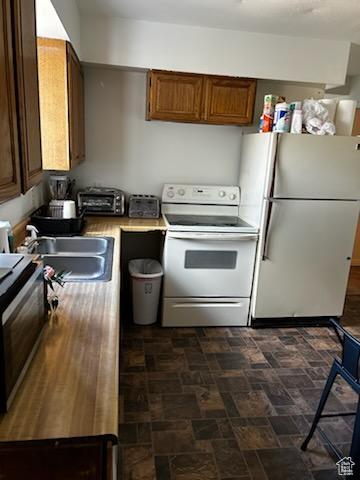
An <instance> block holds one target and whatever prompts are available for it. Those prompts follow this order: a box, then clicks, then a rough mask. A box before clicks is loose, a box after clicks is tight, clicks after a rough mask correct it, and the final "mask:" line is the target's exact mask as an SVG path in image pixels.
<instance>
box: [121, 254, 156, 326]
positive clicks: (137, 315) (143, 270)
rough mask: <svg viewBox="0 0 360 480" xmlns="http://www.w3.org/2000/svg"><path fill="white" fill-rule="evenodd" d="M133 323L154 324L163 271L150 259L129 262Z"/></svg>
mask: <svg viewBox="0 0 360 480" xmlns="http://www.w3.org/2000/svg"><path fill="white" fill-rule="evenodd" d="M129 273H130V276H131V284H132V301H133V312H134V323H136V324H137V325H151V324H152V323H155V322H156V319H157V311H158V305H159V296H160V287H161V279H162V276H163V270H162V267H161V265H160V263H159V262H158V261H156V260H152V259H151V258H137V259H135V260H130V262H129Z"/></svg>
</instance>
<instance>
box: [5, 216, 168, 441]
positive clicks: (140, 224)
mask: <svg viewBox="0 0 360 480" xmlns="http://www.w3.org/2000/svg"><path fill="white" fill-rule="evenodd" d="M165 229H166V226H165V224H164V222H163V220H162V219H158V220H155V219H154V220H152V219H151V220H146V219H139V220H138V219H130V218H127V217H91V218H88V221H87V226H86V230H85V234H86V235H95V236H110V237H114V239H115V243H114V256H113V267H112V279H111V281H110V282H81V283H80V282H79V283H67V284H66V285H65V288H64V289H62V288H60V287H58V290H59V298H60V304H59V308H58V310H57V313H56V316H55V317H53V318H52V319H50V320H49V322H48V323H47V325H46V326H45V329H44V334H43V337H42V339H41V343H40V346H39V349H38V351H37V352H36V354H35V356H34V358H33V360H32V362H31V365H30V367H29V370H28V371H27V373H26V375H25V378H24V380H23V382H22V384H21V386H20V388H19V390H18V392H17V394H16V396H15V398H14V401H13V403H12V405H11V407H10V410H9V412H8V413H6V414H5V415H0V442H1V441H26V440H40V439H57V438H74V437H94V436H96V437H99V436H106V437H108V438H113V439H114V440H115V439H116V437H117V435H118V384H119V331H120V240H121V238H120V237H121V230H124V231H133V232H144V231H152V230H165Z"/></svg>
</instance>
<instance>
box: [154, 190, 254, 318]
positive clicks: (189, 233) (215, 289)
mask: <svg viewBox="0 0 360 480" xmlns="http://www.w3.org/2000/svg"><path fill="white" fill-rule="evenodd" d="M239 204H240V190H239V187H236V186H214V185H173V184H166V185H164V188H163V194H162V213H163V217H164V220H165V223H166V225H167V227H168V229H167V233H166V238H165V245H164V254H163V265H164V272H165V276H164V291H163V314H162V325H163V326H165V327H187V326H243V325H247V323H248V315H249V304H250V296H251V287H252V279H253V271H254V262H255V251H256V244H257V239H258V234H257V229H256V228H255V227H253V226H251V225H249V224H248V223H246V222H245V221H243V220H242V219H241V218H239V215H238V214H239Z"/></svg>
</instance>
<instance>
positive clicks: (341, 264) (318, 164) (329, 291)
mask: <svg viewBox="0 0 360 480" xmlns="http://www.w3.org/2000/svg"><path fill="white" fill-rule="evenodd" d="M241 145H242V154H241V162H240V188H241V193H242V201H241V205H240V215H241V216H242V217H243V218H244V219H245V220H246V221H248V222H250V223H252V224H254V225H256V226H257V227H258V228H259V231H260V236H259V248H258V253H257V261H256V268H255V276H254V288H253V297H252V305H251V317H252V323H253V324H256V323H257V324H268V325H269V324H271V323H274V322H276V323H279V321H280V322H281V323H282V324H284V323H285V322H288V323H294V322H295V320H296V324H298V325H299V324H301V323H302V322H304V323H313V324H314V323H315V322H317V321H318V320H319V319H320V318H319V317H334V316H335V317H338V316H341V315H342V313H343V308H344V301H345V295H346V287H347V282H348V276H349V270H350V265H351V256H352V251H353V245H354V238H355V232H356V226H357V222H358V216H359V205H360V202H359V200H360V151H359V145H360V144H359V138H357V137H343V136H337V135H335V136H318V135H293V134H286V133H284V134H276V133H262V134H249V135H244V136H243V138H242V140H241ZM279 319H280V320H279Z"/></svg>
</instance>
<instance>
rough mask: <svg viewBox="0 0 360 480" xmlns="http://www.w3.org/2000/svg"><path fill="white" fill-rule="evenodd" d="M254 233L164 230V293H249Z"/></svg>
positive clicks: (225, 295) (230, 294)
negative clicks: (166, 231) (165, 233)
mask: <svg viewBox="0 0 360 480" xmlns="http://www.w3.org/2000/svg"><path fill="white" fill-rule="evenodd" d="M256 243H257V235H255V234H245V233H200V232H199V233H198V232H168V233H167V235H166V240H165V247H164V262H163V263H164V270H165V276H164V296H165V297H179V298H180V297H185V298H186V297H222V298H226V297H250V294H251V286H252V279H253V271H254V262H255V252H256Z"/></svg>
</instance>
